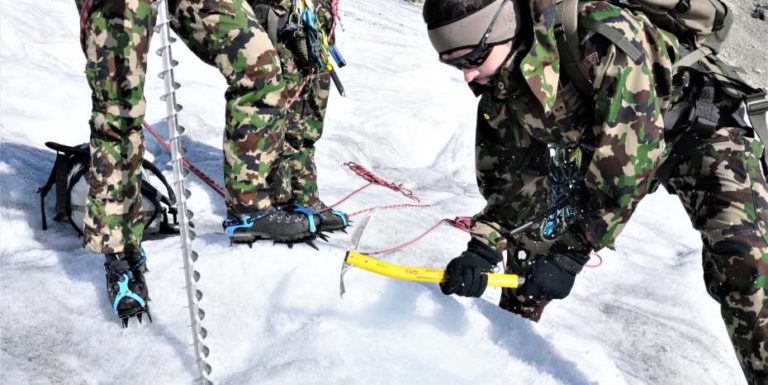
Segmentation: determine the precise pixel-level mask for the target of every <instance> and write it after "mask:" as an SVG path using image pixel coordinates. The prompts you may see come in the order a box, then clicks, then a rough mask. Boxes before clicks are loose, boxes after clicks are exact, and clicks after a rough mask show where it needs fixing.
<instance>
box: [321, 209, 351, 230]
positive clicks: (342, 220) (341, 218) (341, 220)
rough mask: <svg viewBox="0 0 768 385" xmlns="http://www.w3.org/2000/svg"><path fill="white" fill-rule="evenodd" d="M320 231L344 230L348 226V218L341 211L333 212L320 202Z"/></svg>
mask: <svg viewBox="0 0 768 385" xmlns="http://www.w3.org/2000/svg"><path fill="white" fill-rule="evenodd" d="M317 212H319V213H320V231H329V232H331V231H336V230H344V229H345V228H346V227H347V226H349V217H348V216H347V214H346V213H345V212H343V211H339V210H334V209H331V208H329V207H328V206H326V205H325V204H324V203H323V202H320V209H319V210H317Z"/></svg>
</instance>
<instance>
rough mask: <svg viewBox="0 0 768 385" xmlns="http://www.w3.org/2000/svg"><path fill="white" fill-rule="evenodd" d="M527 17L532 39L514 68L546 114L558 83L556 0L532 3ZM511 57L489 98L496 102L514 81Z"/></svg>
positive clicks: (505, 96) (511, 56) (554, 96)
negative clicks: (530, 19)
mask: <svg viewBox="0 0 768 385" xmlns="http://www.w3.org/2000/svg"><path fill="white" fill-rule="evenodd" d="M531 17H532V18H533V20H534V23H533V40H532V42H531V48H530V49H529V50H528V52H527V53H526V54H525V56H524V57H523V59H522V61H520V66H519V67H518V68H517V69H519V70H520V71H521V73H522V76H523V79H524V80H525V82H526V84H527V86H528V88H529V89H530V91H531V93H532V94H533V95H534V96H535V97H536V100H538V102H539V104H541V106H542V107H543V109H544V113H550V112H551V111H552V108H553V106H554V104H555V98H556V97H557V84H558V82H559V81H560V55H559V54H558V52H557V40H556V39H555V23H556V21H557V7H556V0H532V1H531ZM515 56H516V55H510V56H509V57H508V58H507V61H506V62H505V63H504V64H503V65H502V68H501V70H500V72H499V75H498V78H497V80H496V84H495V86H494V87H493V91H492V95H493V96H494V97H495V98H498V99H506V98H507V97H508V96H509V91H510V88H511V86H513V85H511V84H510V82H511V81H514V80H513V79H514V78H515V77H514V71H515V70H516V68H514V65H515Z"/></svg>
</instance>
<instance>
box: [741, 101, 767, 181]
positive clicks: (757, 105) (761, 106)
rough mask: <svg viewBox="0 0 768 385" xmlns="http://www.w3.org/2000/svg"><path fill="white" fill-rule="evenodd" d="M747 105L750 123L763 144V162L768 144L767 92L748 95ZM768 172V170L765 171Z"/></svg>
mask: <svg viewBox="0 0 768 385" xmlns="http://www.w3.org/2000/svg"><path fill="white" fill-rule="evenodd" d="M745 103H746V105H747V115H748V116H749V121H750V123H752V128H753V129H754V130H755V134H757V137H758V138H760V141H761V142H763V153H762V154H761V155H762V157H763V161H765V153H766V147H767V145H766V143H768V121H767V120H768V119H766V116H765V114H766V113H768V96H766V92H765V90H760V92H756V93H754V94H752V95H748V96H747V97H746V99H745ZM765 171H766V172H768V170H765Z"/></svg>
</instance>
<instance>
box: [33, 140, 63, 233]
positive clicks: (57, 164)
mask: <svg viewBox="0 0 768 385" xmlns="http://www.w3.org/2000/svg"><path fill="white" fill-rule="evenodd" d="M66 163H67V161H66V155H65V154H63V153H61V152H57V153H56V160H54V161H53V168H52V169H51V174H50V175H48V180H47V181H46V182H45V184H44V185H43V186H41V187H40V188H38V189H37V193H38V194H40V215H41V216H42V220H43V230H48V220H47V218H46V216H45V197H46V196H47V195H48V192H49V191H51V187H53V185H54V184H55V185H56V186H57V187H56V217H58V216H59V213H60V209H61V207H60V203H59V202H60V200H59V199H58V198H59V195H60V194H59V190H61V189H60V188H59V187H58V186H59V185H64V186H65V188H66V183H61V181H66V178H67V164H66Z"/></svg>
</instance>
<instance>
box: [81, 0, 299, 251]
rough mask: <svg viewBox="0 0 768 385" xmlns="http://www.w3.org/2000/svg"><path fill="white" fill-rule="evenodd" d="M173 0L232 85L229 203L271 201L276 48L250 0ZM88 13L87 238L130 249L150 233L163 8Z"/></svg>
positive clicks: (278, 119) (203, 54)
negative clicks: (146, 206) (148, 114)
mask: <svg viewBox="0 0 768 385" xmlns="http://www.w3.org/2000/svg"><path fill="white" fill-rule="evenodd" d="M83 1H90V0H76V3H77V6H78V10H82V9H83ZM169 5H170V11H171V13H173V16H174V20H173V23H172V26H173V28H174V30H175V31H176V33H177V34H178V35H179V36H180V37H181V39H182V40H183V41H184V42H185V43H186V45H187V46H188V47H189V48H190V49H191V50H192V51H193V52H194V53H195V54H196V55H197V56H198V57H199V58H201V59H202V60H203V61H205V62H206V63H208V64H210V65H213V66H216V67H217V68H218V69H219V71H220V72H221V74H222V75H223V76H224V77H225V79H226V80H227V83H228V88H227V91H226V99H227V104H226V123H225V130H224V145H223V148H224V177H225V182H226V190H227V197H226V203H227V207H228V209H229V211H230V212H247V211H252V210H256V209H262V208H267V207H270V206H271V205H272V199H271V197H270V195H271V194H270V192H269V185H270V181H271V179H272V178H273V177H274V174H275V171H276V169H277V167H276V162H277V161H278V159H279V156H280V151H281V150H282V147H283V138H284V133H283V131H284V130H285V128H284V122H283V121H284V118H285V116H284V115H285V113H284V111H283V110H284V108H283V107H284V105H285V101H286V99H285V95H284V94H283V91H284V88H285V84H284V82H283V81H282V79H281V76H280V64H279V61H278V59H277V54H276V51H275V50H274V47H273V46H272V43H271V42H270V41H269V37H268V36H267V34H266V33H265V32H264V31H263V30H262V29H261V27H260V26H259V24H258V23H257V22H256V20H255V16H254V15H253V11H252V9H251V8H250V6H249V5H248V4H247V3H246V2H245V0H218V1H214V0H176V1H172V2H170V4H169ZM87 20H88V21H87V25H86V27H85V31H84V36H82V42H83V50H84V52H85V54H86V60H87V64H86V70H85V73H86V77H87V79H88V83H89V85H90V87H91V90H92V102H93V111H92V115H91V119H90V125H91V139H90V150H91V168H90V170H89V172H88V174H87V180H88V183H89V186H90V190H89V197H88V202H87V210H86V218H85V235H86V239H85V243H86V247H87V248H89V249H90V250H93V251H96V252H101V253H114V252H122V251H132V250H136V249H138V247H139V244H140V242H141V238H142V233H143V221H142V218H141V196H140V191H141V187H140V185H139V183H140V178H139V177H138V173H139V171H140V170H139V168H140V165H141V160H142V157H143V152H144V146H143V135H142V131H141V125H142V121H143V118H144V113H145V109H146V103H145V100H144V92H143V90H144V81H145V77H146V68H147V55H148V50H149V42H150V39H151V36H152V31H153V27H154V26H155V20H156V10H155V8H153V6H152V2H151V1H150V0H132V1H128V0H109V1H107V0H94V2H93V7H92V8H91V10H90V13H89V15H88V19H87Z"/></svg>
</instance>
